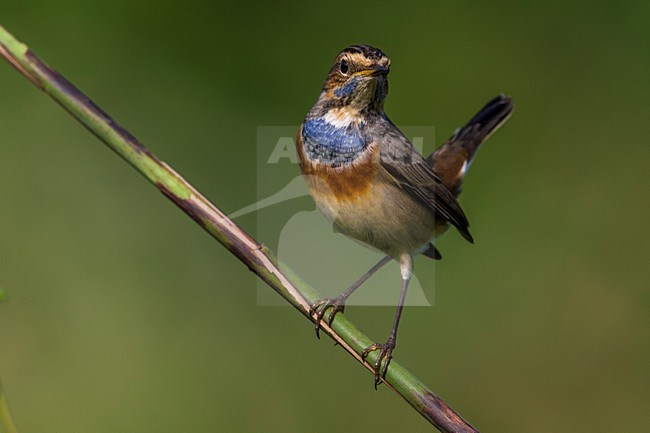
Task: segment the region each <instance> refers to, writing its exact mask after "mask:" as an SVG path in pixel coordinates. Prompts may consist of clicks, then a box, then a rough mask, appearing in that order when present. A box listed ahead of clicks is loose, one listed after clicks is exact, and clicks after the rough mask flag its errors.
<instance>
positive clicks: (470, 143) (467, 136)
mask: <svg viewBox="0 0 650 433" xmlns="http://www.w3.org/2000/svg"><path fill="white" fill-rule="evenodd" d="M513 108H514V104H513V103H512V99H510V98H509V97H507V96H505V95H499V96H497V97H496V98H494V99H492V100H491V101H490V102H488V103H487V104H485V107H483V108H482V109H481V111H479V112H478V113H476V115H475V116H474V117H472V119H471V120H470V121H469V122H467V125H465V126H463V127H462V128H460V129H458V130H457V131H456V132H455V133H454V135H453V136H452V137H451V138H450V139H449V140H447V141H446V142H445V143H444V144H443V145H442V146H440V147H439V148H438V149H437V150H436V151H435V152H433V153H432V154H431V155H429V157H428V158H427V161H429V162H430V164H431V165H432V166H433V169H434V171H435V172H436V174H437V175H438V177H439V178H440V180H442V182H443V183H444V184H445V186H446V187H447V188H448V189H449V190H450V191H451V192H452V193H453V194H454V195H456V196H458V194H460V191H461V185H462V183H463V178H464V177H465V173H467V170H468V169H469V167H470V165H471V164H472V160H473V159H474V156H475V155H476V152H477V151H478V148H479V146H480V145H481V143H483V142H484V141H485V140H487V139H488V137H489V136H490V135H492V133H493V132H494V131H496V130H497V129H498V128H499V126H501V125H503V124H504V123H505V121H506V120H508V117H510V114H511V113H512V110H513Z"/></svg>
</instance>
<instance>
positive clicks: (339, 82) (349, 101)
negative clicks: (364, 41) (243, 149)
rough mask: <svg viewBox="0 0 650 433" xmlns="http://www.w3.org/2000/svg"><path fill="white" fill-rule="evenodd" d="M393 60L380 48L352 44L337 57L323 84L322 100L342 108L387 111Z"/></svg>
mask: <svg viewBox="0 0 650 433" xmlns="http://www.w3.org/2000/svg"><path fill="white" fill-rule="evenodd" d="M389 71H390V59H389V58H388V57H387V56H386V54H384V53H383V52H382V51H381V50H380V49H378V48H374V47H371V46H369V45H352V46H349V47H347V48H346V49H344V50H343V51H341V52H340V53H339V55H338V56H336V60H335V61H334V65H333V66H332V68H331V69H330V71H329V74H328V75H327V79H326V80H325V84H324V85H323V94H322V95H321V97H322V98H326V99H327V100H328V102H329V103H330V104H331V105H333V106H335V107H338V108H343V107H346V108H352V109H355V110H363V109H365V108H368V107H370V108H377V109H379V110H382V109H383V104H384V99H385V98H386V94H387V93H388V79H387V75H388V72H389Z"/></svg>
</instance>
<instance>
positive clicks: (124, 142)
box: [0, 26, 477, 433]
mask: <svg viewBox="0 0 650 433" xmlns="http://www.w3.org/2000/svg"><path fill="white" fill-rule="evenodd" d="M0 55H2V56H3V57H4V58H5V59H7V60H8V61H9V63H11V64H12V65H13V66H14V67H15V68H16V69H17V70H18V71H20V73H22V74H23V75H24V76H25V77H27V78H28V79H29V80H30V81H31V82H32V83H33V84H34V85H36V86H37V87H39V88H40V89H41V90H43V91H44V92H45V93H47V94H48V95H49V96H50V97H52V99H54V100H55V101H56V102H57V103H58V104H59V105H61V106H62V107H63V108H64V109H65V110H67V111H68V112H69V113H70V114H71V115H72V116H73V117H74V118H76V119H77V120H78V121H79V122H81V124H82V125H84V126H85V127H86V128H88V130H90V131H91V132H92V133H93V134H95V135H96V136H97V137H98V138H99V139H100V140H101V141H103V142H104V143H105V144H107V145H108V146H109V147H110V148H111V149H113V150H114V151H115V152H116V153H117V154H119V155H120V156H121V157H122V158H123V159H124V160H126V161H127V162H128V163H129V164H131V165H132V166H133V167H134V168H135V169H136V170H137V171H139V172H140V173H141V174H142V175H143V176H144V177H145V178H147V179H148V180H149V181H150V182H151V183H153V184H154V185H155V186H156V187H157V188H158V189H159V190H160V191H161V192H162V193H163V194H165V195H166V196H167V197H168V198H169V199H170V200H172V201H173V202H174V203H175V204H176V205H177V206H178V207H180V208H181V209H182V210H183V211H185V212H186V213H187V214H188V215H189V216H191V217H192V218H193V219H194V220H195V221H196V222H197V223H198V224H199V225H200V226H201V227H203V229H205V230H206V231H207V232H208V233H209V234H210V235H211V236H212V237H214V238H215V239H216V240H218V241H219V242H220V243H221V244H222V245H223V246H225V247H226V248H227V249H228V250H230V251H231V252H232V253H233V254H234V255H235V256H237V257H238V258H239V259H240V260H241V261H242V262H244V264H245V265H246V266H248V267H249V268H250V270H251V271H253V272H254V273H255V274H257V275H258V276H259V277H260V278H261V279H262V280H264V281H265V282H266V283H267V284H268V285H269V286H271V288H273V289H274V290H275V291H276V292H278V293H279V294H280V295H281V296H282V297H283V298H284V299H285V300H286V301H287V302H289V303H291V305H293V306H294V307H295V308H296V309H298V311H300V312H301V313H302V314H303V315H305V316H307V317H309V318H310V320H312V321H313V320H314V319H315V317H310V316H309V307H310V305H311V304H312V303H313V302H314V301H316V300H317V299H318V298H319V297H320V295H319V294H318V292H317V291H316V290H314V289H313V288H312V287H310V286H309V285H308V284H307V283H305V282H304V281H302V280H301V279H300V278H298V277H297V275H295V273H293V272H292V271H290V270H289V268H288V267H287V266H284V265H283V266H280V264H279V263H278V260H277V258H276V257H275V255H274V254H273V253H272V252H271V251H270V250H269V249H268V248H266V247H264V246H263V245H261V244H260V243H258V242H257V241H256V240H254V239H253V238H251V237H250V236H249V235H248V234H247V233H246V232H244V231H243V230H242V229H241V228H240V227H238V226H237V225H236V224H235V223H234V222H232V221H231V220H230V219H228V217H226V215H225V214H224V213H222V212H221V211H220V210H219V209H218V208H217V207H216V206H214V205H213V204H212V203H210V202H209V201H208V200H207V199H206V198H205V197H203V196H202V195H201V194H200V193H199V192H198V191H196V190H195V189H194V188H193V187H192V186H191V185H190V184H189V183H188V182H186V181H185V180H184V179H183V178H182V177H181V176H180V175H179V174H178V173H176V172H175V171H174V170H173V169H172V168H171V167H169V166H168V165H167V164H165V163H164V162H162V161H160V160H159V159H158V158H156V157H155V156H154V155H153V154H152V153H151V152H149V151H148V150H147V149H146V148H145V147H144V146H143V145H142V144H141V143H140V142H139V141H138V140H137V139H136V138H135V137H134V136H133V135H131V134H130V133H129V132H128V131H126V130H125V129H124V128H122V127H121V126H120V125H119V124H117V122H115V121H114V120H113V119H112V118H110V117H109V116H108V115H107V114H106V113H105V112H104V111H102V110H101V109H100V108H99V107H98V106H97V105H95V103H94V102H93V101H91V100H90V99H89V98H88V97H87V96H86V95H84V94H83V93H82V92H81V91H80V90H79V89H77V88H76V87H75V86H74V85H73V84H72V83H70V82H69V81H68V80H66V79H65V78H64V77H62V76H61V75H60V74H58V73H57V72H56V71H54V70H53V69H51V68H50V67H49V66H47V65H46V64H45V63H44V62H42V61H41V60H40V59H39V58H38V57H37V56H36V55H35V54H34V53H33V52H32V51H31V50H29V49H28V48H27V46H26V45H24V44H22V43H20V42H19V41H18V40H16V39H15V38H14V37H13V36H12V35H11V34H10V33H9V32H7V31H6V30H5V29H4V28H3V27H2V26H0ZM280 269H282V271H281V270H280ZM322 330H323V331H324V332H325V333H327V334H328V335H329V336H330V337H331V338H332V339H333V340H334V341H335V342H336V343H338V345H339V346H341V347H342V348H343V349H345V350H346V351H347V352H348V353H349V354H350V355H352V356H353V357H354V358H355V359H356V360H357V361H358V362H359V363H361V364H362V365H363V366H365V367H366V368H367V369H368V370H370V371H373V368H372V363H373V362H374V361H375V359H376V356H377V353H372V354H371V355H370V356H369V357H368V359H367V360H366V361H364V360H362V359H361V352H362V351H363V349H364V348H365V347H367V346H369V345H370V344H372V343H373V341H371V340H370V339H369V338H368V337H367V336H366V335H364V334H363V333H362V332H361V331H360V330H359V329H357V327H356V326H354V325H353V324H352V323H351V322H350V321H349V320H348V319H347V318H346V317H345V316H344V315H339V316H337V318H336V320H335V321H334V322H333V324H332V326H331V327H329V326H327V324H325V323H324V324H323V325H322ZM384 382H385V383H386V385H387V386H388V387H389V388H390V389H392V390H393V391H395V392H396V393H397V394H399V395H400V396H401V397H402V398H404V400H406V402H407V403H408V404H410V405H411V406H412V407H413V408H414V409H415V410H416V411H417V412H419V413H420V414H421V415H422V416H424V417H425V418H426V419H427V420H428V421H429V422H430V423H431V424H433V425H435V426H436V427H437V428H438V429H439V430H440V431H442V432H445V433H447V432H449V433H451V432H456V433H458V432H461V433H470V432H477V430H475V429H474V428H473V427H472V426H471V425H469V424H468V423H467V422H466V421H465V420H463V419H462V418H461V417H460V416H459V415H458V414H457V413H456V412H454V411H453V410H452V409H451V408H450V407H449V406H448V405H447V404H446V403H445V402H444V401H443V400H442V399H440V398H439V397H438V396H437V395H435V394H434V393H433V392H432V391H431V390H430V389H429V388H428V387H427V386H426V385H425V384H424V383H422V382H421V381H420V380H418V379H417V378H416V377H415V376H414V375H412V374H411V373H409V372H408V371H407V370H406V368H404V367H403V366H402V365H401V364H399V363H398V362H397V361H395V360H393V361H391V364H390V368H389V369H388V374H387V375H386V378H385V380H384Z"/></svg>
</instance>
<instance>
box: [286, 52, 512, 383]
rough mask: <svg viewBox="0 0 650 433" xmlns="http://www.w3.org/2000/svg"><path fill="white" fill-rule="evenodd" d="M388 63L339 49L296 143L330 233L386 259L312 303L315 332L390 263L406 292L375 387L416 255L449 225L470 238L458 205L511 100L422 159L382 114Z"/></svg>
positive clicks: (380, 374)
mask: <svg viewBox="0 0 650 433" xmlns="http://www.w3.org/2000/svg"><path fill="white" fill-rule="evenodd" d="M389 71H390V60H389V59H388V57H386V55H385V54H384V53H383V52H382V51H381V50H379V49H377V48H374V47H371V46H368V45H353V46H350V47H348V48H346V49H344V50H343V51H341V52H340V53H339V54H338V56H337V57H336V59H335V61H334V65H333V66H332V68H331V69H330V71H329V73H328V75H327V79H326V80H325V83H324V85H323V89H322V92H321V94H320V96H319V98H318V101H316V104H314V106H313V107H312V109H311V110H310V111H309V113H308V114H307V116H306V117H305V120H304V121H303V123H302V125H301V126H300V130H299V131H298V136H297V140H296V148H297V152H298V157H299V161H300V169H301V172H302V174H303V177H304V178H305V181H306V183H307V187H308V189H309V192H310V194H311V195H312V197H313V199H314V201H315V202H316V205H317V206H318V208H319V209H320V210H321V212H322V213H323V214H324V216H325V217H326V218H327V219H328V220H329V221H330V222H331V223H332V224H333V226H334V228H335V229H336V230H337V231H339V232H341V233H343V234H345V235H347V236H349V237H352V238H354V239H357V240H359V241H362V242H363V243H365V244H367V245H369V246H371V247H374V248H375V249H377V250H379V251H381V252H383V253H384V254H385V255H386V256H385V257H384V258H383V259H382V260H380V261H379V263H377V264H376V265H375V266H374V267H372V268H371V269H370V270H369V271H368V272H366V273H365V274H364V275H363V276H361V277H360V278H359V279H358V280H357V281H356V282H355V283H354V284H352V286H350V287H349V288H348V289H347V290H345V291H344V292H343V293H341V294H340V295H339V296H337V297H335V298H332V299H321V300H318V301H316V302H315V303H314V304H313V305H312V306H311V310H310V314H311V315H314V314H317V316H316V334H317V335H318V331H319V329H320V325H321V322H322V321H323V319H324V316H325V313H326V311H327V310H330V313H329V315H328V316H327V319H326V320H327V323H329V324H331V323H332V320H333V319H334V317H335V315H336V314H337V313H338V312H342V311H343V310H344V308H345V301H346V299H347V298H348V297H349V296H350V295H351V294H352V292H353V291H355V290H356V289H357V288H358V287H359V286H360V285H361V284H363V283H364V282H365V281H366V280H367V279H368V278H370V276H371V275H372V274H374V273H375V272H377V270H379V269H380V268H381V267H382V266H384V265H385V264H386V263H388V262H389V261H390V260H392V259H394V260H396V261H398V262H399V263H400V270H401V276H402V287H401V292H400V295H399V300H398V303H397V312H396V314H395V321H394V324H393V329H392V331H391V333H390V336H389V337H388V340H387V341H386V342H385V343H383V344H378V343H375V344H373V345H371V346H369V347H368V348H366V349H365V350H364V351H363V353H362V357H363V358H364V359H365V358H366V357H367V356H368V354H369V353H370V352H372V351H375V350H379V356H378V357H377V359H376V361H375V363H374V370H375V387H377V385H378V384H379V383H380V382H381V379H382V378H385V377H386V371H387V370H388V364H389V363H390V360H391V358H392V352H393V349H394V348H395V341H396V338H397V327H398V325H399V321H400V317H401V315H402V309H403V306H404V300H405V298H406V292H407V289H408V285H409V280H410V278H411V274H412V272H413V256H414V255H416V254H424V255H425V256H427V257H430V258H432V259H440V258H441V255H440V253H439V252H438V250H437V249H436V247H435V246H434V245H433V243H432V241H433V240H434V239H435V238H436V237H437V236H439V235H441V234H442V233H444V232H445V231H446V230H447V228H448V227H449V226H450V225H452V226H454V227H455V228H456V229H457V230H458V231H459V232H460V234H461V235H462V236H463V237H464V238H465V239H467V240H468V241H469V242H473V239H472V235H471V234H470V232H469V222H468V221H467V217H466V216H465V213H464V212H463V209H462V208H461V207H460V205H459V204H458V202H457V201H456V197H457V196H458V194H459V193H460V188H461V184H462V181H463V178H464V176H465V174H466V173H467V170H468V168H469V166H470V164H471V163H472V159H473V158H474V155H475V154H476V151H477V150H478V147H479V146H480V145H481V143H483V141H485V140H486V139H487V138H488V137H489V136H490V134H492V133H493V132H494V131H495V130H496V129H497V128H498V127H499V126H500V125H502V124H503V123H504V122H505V121H506V120H507V119H508V117H509V116H510V114H511V112H512V109H513V104H512V101H511V99H510V98H508V97H506V96H503V95H500V96H497V97H496V98H494V99H492V100H491V101H490V102H488V103H487V104H486V105H485V107H483V108H482V109H481V110H480V111H479V112H478V114H476V115H475V116H474V117H473V118H472V119H471V120H470V121H469V122H468V123H467V125H465V126H464V127H462V128H460V129H459V130H457V131H456V132H455V133H454V135H453V136H452V137H451V138H450V139H449V140H448V141H447V142H445V143H444V144H443V145H442V146H441V147H440V148H439V149H437V150H436V151H435V152H434V153H433V154H432V155H430V156H429V157H428V158H424V157H423V156H422V155H420V154H419V153H418V152H417V150H415V149H414V147H413V145H412V144H411V143H410V142H409V140H408V139H407V138H406V137H405V136H404V134H402V132H401V131H400V130H399V129H398V128H397V127H396V126H395V125H394V124H393V122H391V120H390V119H389V118H388V116H387V115H386V113H385V112H384V100H385V99H386V95H387V93H388V80H387V76H388V72H389Z"/></svg>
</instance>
